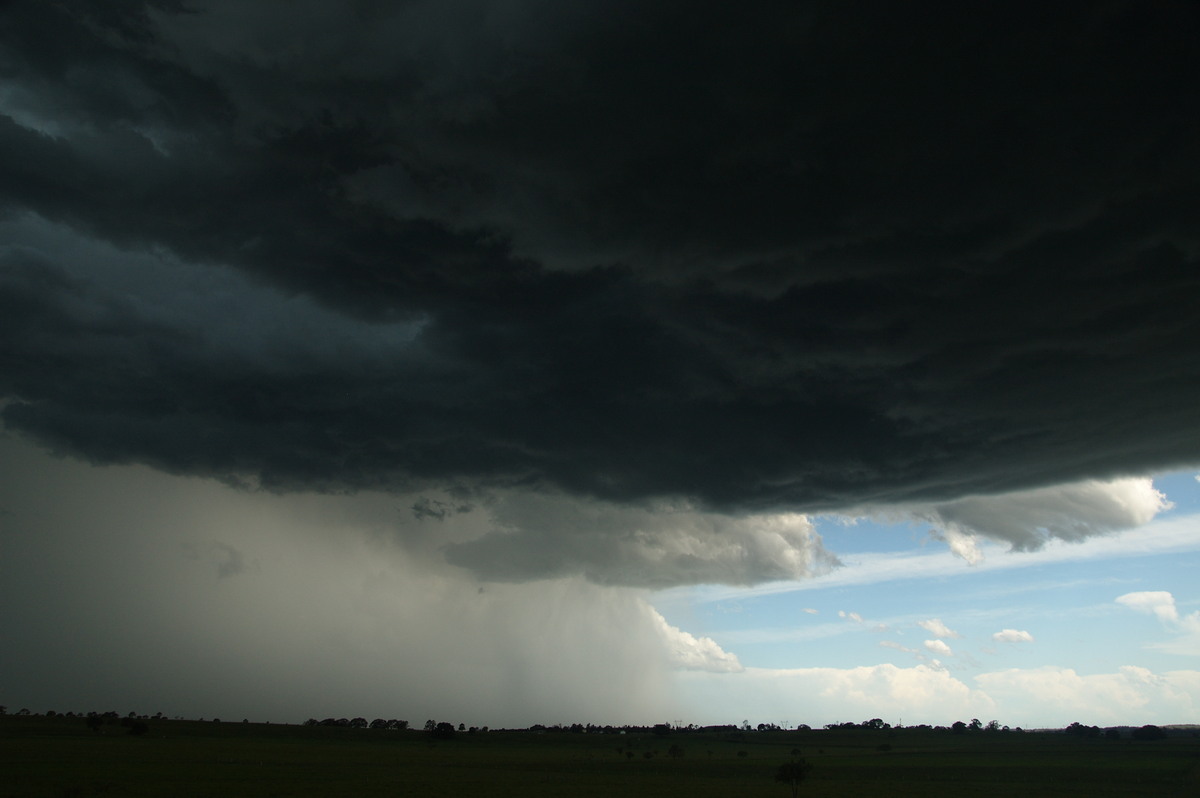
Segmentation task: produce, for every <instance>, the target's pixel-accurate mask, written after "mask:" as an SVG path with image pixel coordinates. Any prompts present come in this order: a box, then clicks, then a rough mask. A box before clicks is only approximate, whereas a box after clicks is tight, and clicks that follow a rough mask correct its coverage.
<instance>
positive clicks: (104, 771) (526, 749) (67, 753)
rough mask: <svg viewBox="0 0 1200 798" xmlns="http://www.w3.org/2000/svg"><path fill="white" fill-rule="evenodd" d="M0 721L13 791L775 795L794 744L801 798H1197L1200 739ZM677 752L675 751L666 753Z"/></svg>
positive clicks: (3, 760) (4, 789)
mask: <svg viewBox="0 0 1200 798" xmlns="http://www.w3.org/2000/svg"><path fill="white" fill-rule="evenodd" d="M149 725H150V730H149V732H148V733H146V734H145V735H141V736H133V735H130V734H128V733H127V732H128V729H127V728H124V727H122V726H119V725H115V724H113V725H106V726H104V727H102V728H101V730H100V731H99V732H96V731H92V730H90V729H88V728H87V727H86V725H85V723H84V721H83V719H82V718H67V717H54V718H47V717H41V716H22V717H17V716H3V717H0V798H7V797H8V796H21V797H22V798H24V797H25V796H31V797H32V796H46V797H47V798H65V797H67V796H70V797H72V798H74V797H75V796H79V797H80V798H82V797H83V796H114V797H116V796H160V795H172V796H221V798H230V797H232V796H337V795H353V796H360V797H363V798H369V797H370V796H383V795H387V796H394V795H406V794H420V795H421V796H422V798H436V796H464V795H480V796H484V795H486V796H559V795H562V796H566V795H570V796H585V797H586V796H613V795H617V796H630V798H632V796H668V797H669V796H680V798H683V796H687V798H706V797H707V796H713V797H714V798H715V797H716V796H721V797H722V798H725V797H726V796H733V795H737V796H775V797H776V798H790V795H791V792H790V789H789V788H788V787H787V786H786V785H783V784H779V783H776V782H775V781H774V780H773V775H774V772H775V769H776V768H777V767H778V766H779V765H780V764H781V763H783V762H785V761H787V760H788V759H790V758H791V751H792V750H793V749H800V750H801V751H802V753H803V756H804V757H805V758H806V759H807V760H808V761H809V762H810V763H811V764H812V766H813V767H812V771H811V773H810V775H809V777H808V779H807V780H806V781H805V782H804V784H803V785H801V790H800V794H801V795H803V796H813V797H814V798H816V797H817V796H856V795H862V796H868V795H869V796H878V795H881V794H886V795H888V796H889V797H891V796H896V797H899V798H902V797H903V796H921V797H922V798H926V796H928V795H931V794H933V795H946V794H951V792H952V791H953V792H954V793H955V794H960V795H970V796H981V797H983V798H986V797H987V796H1012V795H1019V796H1021V798H1036V797H1037V796H1042V795H1045V796H1055V798H1071V797H1072V796H1088V798H1095V797H1096V796H1107V795H1113V796H1116V795H1121V796H1176V795H1178V796H1194V795H1200V739H1198V738H1196V737H1192V736H1177V737H1172V738H1169V739H1166V740H1157V741H1153V742H1138V741H1132V740H1128V739H1126V740H1118V741H1112V740H1103V739H1078V738H1073V737H1070V736H1068V735H1064V734H1035V733H1023V734H1022V733H1004V732H998V733H994V734H989V733H974V734H962V735H955V734H949V733H945V732H934V731H920V730H896V731H891V732H889V731H869V730H831V731H825V730H819V731H807V732H762V733H745V734H742V733H738V734H729V733H721V732H714V733H686V732H679V733H673V734H670V735H668V736H666V737H657V736H655V735H653V734H648V733H647V734H628V735H599V734H572V733H567V732H548V733H543V734H538V733H534V732H498V731H493V732H488V733H480V734H459V735H458V736H457V737H456V738H455V739H454V740H446V741H433V740H431V739H430V738H429V737H428V736H427V735H426V734H425V733H424V732H420V731H404V732H398V731H386V730H373V729H350V728H338V727H304V726H288V725H274V724H246V723H213V722H201V721H179V720H162V721H149ZM673 745H674V746H679V748H681V749H683V756H680V757H672V756H669V755H668V751H669V749H670V748H671V746H673Z"/></svg>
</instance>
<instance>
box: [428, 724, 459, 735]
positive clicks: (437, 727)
mask: <svg viewBox="0 0 1200 798" xmlns="http://www.w3.org/2000/svg"><path fill="white" fill-rule="evenodd" d="M429 735H430V736H431V737H433V739H435V740H453V739H454V724H453V723H447V722H446V721H442V722H441V723H437V724H434V727H433V728H432V729H430V730H429Z"/></svg>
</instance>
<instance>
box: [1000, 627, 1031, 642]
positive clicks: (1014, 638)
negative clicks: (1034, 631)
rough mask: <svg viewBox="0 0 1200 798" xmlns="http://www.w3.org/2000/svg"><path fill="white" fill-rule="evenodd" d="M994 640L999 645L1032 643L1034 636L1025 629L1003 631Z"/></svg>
mask: <svg viewBox="0 0 1200 798" xmlns="http://www.w3.org/2000/svg"><path fill="white" fill-rule="evenodd" d="M992 639H993V640H995V641H996V642H997V643H1032V642H1033V635H1031V634H1029V632H1026V631H1025V630H1023V629H1001V630H1000V631H999V632H996V633H994V634H993V635H992Z"/></svg>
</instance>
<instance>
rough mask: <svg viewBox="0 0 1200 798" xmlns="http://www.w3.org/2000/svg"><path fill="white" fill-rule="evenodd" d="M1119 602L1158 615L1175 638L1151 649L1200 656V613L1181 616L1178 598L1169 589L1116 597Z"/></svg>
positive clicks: (1156, 644)
mask: <svg viewBox="0 0 1200 798" xmlns="http://www.w3.org/2000/svg"><path fill="white" fill-rule="evenodd" d="M1117 603H1118V604H1124V605H1125V606H1126V607H1129V608H1130V609H1132V610H1137V611H1138V612H1144V613H1147V614H1150V615H1153V616H1155V617H1156V618H1158V620H1160V621H1161V622H1162V623H1163V624H1164V625H1165V626H1166V627H1167V628H1168V629H1170V630H1171V631H1172V632H1173V633H1174V634H1175V635H1176V636H1175V638H1174V639H1172V640H1168V641H1166V642H1163V643H1155V644H1153V645H1151V646H1150V647H1151V648H1155V649H1158V650H1159V651H1166V652H1167V653H1169V654H1182V655H1184V656H1192V657H1195V656H1200V611H1197V612H1193V613H1191V614H1190V615H1180V614H1179V609H1178V608H1177V607H1176V606H1175V596H1173V595H1172V594H1171V593H1169V592H1168V591H1166V590H1145V591H1140V592H1136V593H1126V594H1125V595H1123V596H1117Z"/></svg>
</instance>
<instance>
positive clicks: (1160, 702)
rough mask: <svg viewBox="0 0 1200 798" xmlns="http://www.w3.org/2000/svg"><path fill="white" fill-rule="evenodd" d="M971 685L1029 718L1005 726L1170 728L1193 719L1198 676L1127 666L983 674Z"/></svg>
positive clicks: (1199, 697) (1199, 700) (1198, 703)
mask: <svg viewBox="0 0 1200 798" xmlns="http://www.w3.org/2000/svg"><path fill="white" fill-rule="evenodd" d="M975 683H976V684H977V685H979V687H980V688H981V689H982V690H983V691H984V692H986V693H987V694H988V695H989V696H991V697H992V698H993V699H995V700H996V701H998V702H999V703H1001V704H1003V705H1004V706H1014V707H1016V706H1024V707H1027V709H1026V710H1025V711H1026V712H1027V713H1028V716H1027V717H1025V718H1022V717H1014V718H1011V719H1009V720H1008V721H1007V722H1008V723H1009V724H1010V725H1022V726H1030V725H1039V726H1045V725H1055V726H1058V725H1065V724H1067V723H1070V722H1072V721H1076V720H1077V721H1079V722H1080V723H1086V724H1095V725H1103V724H1112V723H1123V724H1133V725H1140V724H1144V723H1157V724H1162V723H1171V722H1178V721H1173V720H1172V719H1175V718H1180V719H1182V718H1194V717H1195V716H1196V711H1197V709H1200V672H1198V671H1170V672H1167V673H1163V674H1156V673H1154V672H1152V671H1150V670H1148V669H1146V668H1142V667H1137V666H1133V665H1126V666H1124V667H1121V668H1118V669H1117V672H1116V673H1101V674H1092V675H1082V674H1079V673H1077V672H1076V671H1075V670H1073V669H1071V668H1060V667H1044V668H1032V669H1016V668H1014V669H1011V670H1005V671H998V672H995V673H982V674H980V675H978V676H976V677H975Z"/></svg>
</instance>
